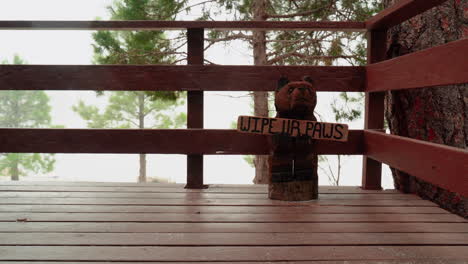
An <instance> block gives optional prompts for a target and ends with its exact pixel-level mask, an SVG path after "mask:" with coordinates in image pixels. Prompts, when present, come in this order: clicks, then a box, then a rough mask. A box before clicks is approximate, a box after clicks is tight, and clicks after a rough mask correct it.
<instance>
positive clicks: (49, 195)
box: [0, 191, 421, 200]
mask: <svg viewBox="0 0 468 264" xmlns="http://www.w3.org/2000/svg"><path fill="white" fill-rule="evenodd" d="M0 198H158V199H181V198H183V199H186V198H193V199H200V198H201V199H262V200H265V199H266V198H267V194H266V193H203V192H201V193H200V192H187V193H181V192H180V193H138V192H130V193H128V192H14V191H12V192H0ZM320 199H364V200H367V199H371V200H420V199H421V198H419V197H417V196H416V195H408V194H367V193H365V194H362V193H355V194H330V193H324V194H323V193H322V194H320Z"/></svg>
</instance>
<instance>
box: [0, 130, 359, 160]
mask: <svg viewBox="0 0 468 264" xmlns="http://www.w3.org/2000/svg"><path fill="white" fill-rule="evenodd" d="M362 135H363V134H362V130H350V131H349V138H348V141H347V142H330V141H321V142H318V143H317V146H316V148H315V149H316V151H317V154H355V155H356V154H362V153H363V148H362V147H363V146H362V145H363V142H362ZM0 152H37V153H160V154H215V155H223V154H268V153H269V152H270V145H269V142H268V140H267V136H263V135H253V134H245V133H238V132H237V131H235V130H228V129H225V130H222V129H218V130H215V129H207V130H203V129H172V130H169V129H155V130H150V129H146V130H135V129H127V130H123V129H9V128H4V129H0Z"/></svg>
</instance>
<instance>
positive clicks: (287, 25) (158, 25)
mask: <svg viewBox="0 0 468 264" xmlns="http://www.w3.org/2000/svg"><path fill="white" fill-rule="evenodd" d="M365 27H366V24H365V23H364V22H354V21H349V22H334V21H318V22H302V21H152V20H133V21H132V20H127V21H41V20H36V21H8V20H3V21H0V30H2V29H3V30H156V29H166V30H180V29H187V28H206V29H219V30H327V31H365Z"/></svg>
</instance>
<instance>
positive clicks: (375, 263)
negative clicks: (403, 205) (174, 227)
mask: <svg viewBox="0 0 468 264" xmlns="http://www.w3.org/2000/svg"><path fill="white" fill-rule="evenodd" d="M3 263H8V264H51V263H50V262H42V261H39V262H37V261H34V262H29V261H8V262H3V261H0V264H3ZM85 263H86V264H109V262H94V261H93V262H85ZM131 263H132V264H161V262H159V261H158V262H147V261H145V262H134V261H132V262H131ZM170 263H171V264H185V263H196V264H213V262H198V261H197V262H191V261H184V262H170ZM251 263H256V264H272V263H271V262H270V261H268V262H265V261H255V262H252V261H249V262H236V264H251ZM54 264H84V263H83V262H69V261H57V262H54ZM112 264H129V263H128V262H112ZM216 264H232V262H216ZM275 264H468V260H463V259H450V260H443V259H424V260H418V259H408V260H365V261H363V260H356V261H354V260H344V261H334V260H332V261H326V260H323V261H321V260H319V261H278V262H275Z"/></svg>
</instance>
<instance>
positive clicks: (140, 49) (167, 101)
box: [74, 0, 187, 182]
mask: <svg viewBox="0 0 468 264" xmlns="http://www.w3.org/2000/svg"><path fill="white" fill-rule="evenodd" d="M186 3H187V1H185V0H138V1H136V0H119V1H115V2H114V3H113V5H112V6H110V7H109V12H110V13H111V19H114V20H173V19H174V18H175V17H176V15H177V14H178V13H179V12H181V11H182V10H183V9H184V6H185V5H186ZM93 39H94V44H93V47H94V54H95V56H94V62H95V63H97V64H133V65H135V64H174V63H176V62H178V60H177V58H176V56H177V55H178V54H181V52H178V51H177V50H178V48H179V47H180V46H181V45H183V43H182V44H177V43H178V42H177V43H176V42H171V40H170V39H169V38H168V37H167V36H166V34H165V33H164V31H158V30H151V31H99V32H97V33H94V34H93ZM182 95H183V93H181V92H136V91H135V92H133V91H128V92H115V93H113V94H112V95H111V96H110V97H109V106H108V107H107V108H106V110H105V111H104V113H99V110H98V109H97V108H96V107H93V106H87V105H85V104H84V103H83V102H80V104H79V105H77V106H75V107H74V110H75V111H76V112H78V113H79V114H80V115H81V117H82V118H84V119H85V120H87V121H88V126H89V127H101V128H116V127H126V128H130V127H133V128H140V129H143V128H177V127H180V126H181V125H182V123H183V122H182V121H184V120H185V114H179V115H175V114H172V115H171V116H168V115H164V114H162V113H164V112H165V111H166V112H167V111H168V112H172V111H173V110H174V109H175V107H177V106H178V105H180V104H181V103H182V99H181V98H182ZM169 117H173V118H175V119H174V120H170V118H169ZM147 119H148V120H147ZM148 123H150V125H148ZM138 180H139V181H140V182H144V181H146V155H145V154H140V172H139V177H138Z"/></svg>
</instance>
